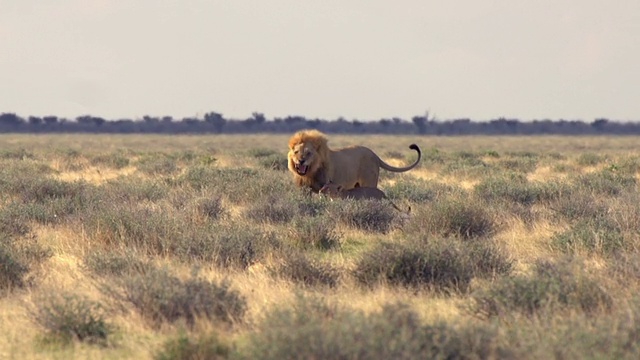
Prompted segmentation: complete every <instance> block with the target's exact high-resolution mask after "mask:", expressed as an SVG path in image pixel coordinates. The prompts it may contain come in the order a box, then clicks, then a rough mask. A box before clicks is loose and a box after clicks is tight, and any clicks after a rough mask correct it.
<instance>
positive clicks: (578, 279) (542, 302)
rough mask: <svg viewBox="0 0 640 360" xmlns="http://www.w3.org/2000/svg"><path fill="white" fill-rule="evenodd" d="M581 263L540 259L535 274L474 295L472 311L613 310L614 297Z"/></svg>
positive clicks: (494, 313) (485, 313)
mask: <svg viewBox="0 0 640 360" xmlns="http://www.w3.org/2000/svg"><path fill="white" fill-rule="evenodd" d="M580 266H581V265H580V263H578V262H575V261H573V262H571V261H566V260H565V261H561V262H558V263H551V262H538V263H537V264H536V269H535V274H534V275H532V276H524V275H519V276H515V277H506V278H503V279H502V280H501V281H500V282H498V283H496V284H495V285H494V286H492V287H491V288H489V289H488V290H479V291H477V292H476V293H474V294H472V297H473V301H474V303H473V305H472V307H471V308H472V311H473V312H474V313H475V314H477V315H480V316H497V315H508V314H509V313H511V312H513V311H517V312H519V313H524V314H527V315H533V314H537V313H538V312H539V311H541V310H544V309H550V310H553V309H556V308H571V309H578V310H582V311H584V312H586V313H593V312H596V311H599V310H606V309H610V308H611V306H612V298H611V296H610V295H609V294H608V292H607V291H606V289H604V288H602V287H601V286H600V284H599V282H598V281H597V280H595V279H593V278H592V277H590V276H589V275H587V274H585V273H584V271H583V270H582V269H581V267H580Z"/></svg>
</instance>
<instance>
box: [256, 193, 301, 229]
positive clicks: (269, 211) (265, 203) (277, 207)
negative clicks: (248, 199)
mask: <svg viewBox="0 0 640 360" xmlns="http://www.w3.org/2000/svg"><path fill="white" fill-rule="evenodd" d="M296 213H297V209H296V207H295V206H293V204H292V203H291V202H290V201H288V199H283V198H281V197H272V198H267V199H264V200H262V199H261V200H259V201H256V202H255V203H253V204H252V205H251V207H250V208H249V210H248V211H247V217H248V218H249V219H251V220H255V221H258V222H270V223H276V224H277V223H288V222H289V221H291V219H293V217H294V216H295V215H296Z"/></svg>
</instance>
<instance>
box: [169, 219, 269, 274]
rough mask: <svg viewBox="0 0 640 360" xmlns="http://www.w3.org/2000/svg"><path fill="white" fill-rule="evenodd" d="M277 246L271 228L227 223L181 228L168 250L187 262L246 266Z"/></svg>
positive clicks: (242, 267)
mask: <svg viewBox="0 0 640 360" xmlns="http://www.w3.org/2000/svg"><path fill="white" fill-rule="evenodd" d="M279 247H280V243H279V241H278V239H277V238H276V237H275V235H274V233H273V232H269V231H265V230H263V229H261V228H260V227H248V226H246V224H245V223H230V224H213V225H212V226H208V227H198V228H189V229H185V230H184V232H182V233H181V234H180V235H177V236H176V237H174V241H173V243H172V245H171V246H170V253H171V254H172V255H174V256H176V257H178V258H179V259H182V260H184V261H187V262H193V261H202V262H214V263H215V264H216V265H218V266H220V267H223V268H238V269H246V268H247V267H249V266H250V265H252V264H254V263H256V262H257V261H260V260H261V259H263V258H264V257H265V255H266V254H268V252H269V251H272V250H277V249H278V248H279Z"/></svg>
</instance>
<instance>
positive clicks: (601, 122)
mask: <svg viewBox="0 0 640 360" xmlns="http://www.w3.org/2000/svg"><path fill="white" fill-rule="evenodd" d="M608 124H609V120H608V119H604V118H600V119H596V120H595V121H594V122H592V123H591V127H592V128H593V129H594V130H596V131H597V132H601V131H603V130H604V129H606V128H607V125H608Z"/></svg>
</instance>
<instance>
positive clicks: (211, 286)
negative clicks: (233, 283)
mask: <svg viewBox="0 0 640 360" xmlns="http://www.w3.org/2000/svg"><path fill="white" fill-rule="evenodd" d="M122 287H123V289H124V295H123V297H124V300H126V301H128V302H130V303H131V304H132V305H133V306H134V307H135V308H136V309H137V310H138V311H139V312H140V314H141V315H142V316H144V317H145V318H147V319H148V320H150V321H151V322H152V323H153V324H155V325H159V324H160V323H162V322H170V323H173V322H176V321H179V320H181V321H185V323H186V324H187V325H189V326H193V325H194V323H195V320H196V318H200V317H201V318H207V319H210V320H218V321H222V322H228V323H235V322H239V321H242V319H243V317H244V314H245V312H246V310H247V302H246V300H245V298H244V297H243V296H242V295H241V294H240V293H238V292H237V291H235V290H232V289H230V284H229V283H228V282H226V281H225V282H222V283H220V284H216V283H213V282H210V281H207V280H204V279H201V278H199V277H197V276H195V275H192V277H191V278H189V279H187V280H181V279H179V278H177V277H175V276H173V275H171V274H169V273H168V272H167V270H165V269H159V270H153V271H149V272H147V273H145V274H139V275H134V276H131V277H127V278H125V279H123V280H122Z"/></svg>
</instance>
